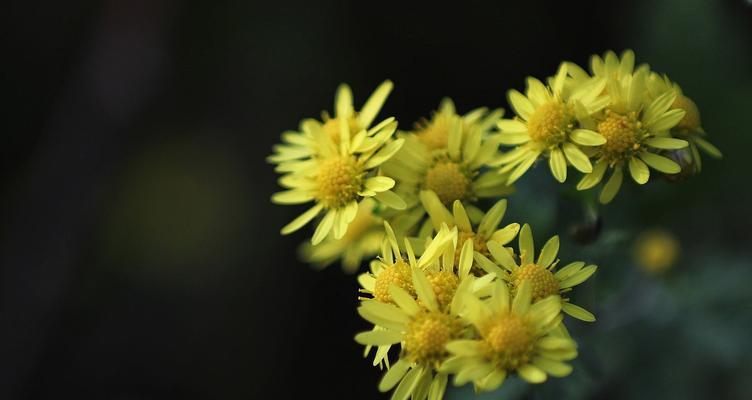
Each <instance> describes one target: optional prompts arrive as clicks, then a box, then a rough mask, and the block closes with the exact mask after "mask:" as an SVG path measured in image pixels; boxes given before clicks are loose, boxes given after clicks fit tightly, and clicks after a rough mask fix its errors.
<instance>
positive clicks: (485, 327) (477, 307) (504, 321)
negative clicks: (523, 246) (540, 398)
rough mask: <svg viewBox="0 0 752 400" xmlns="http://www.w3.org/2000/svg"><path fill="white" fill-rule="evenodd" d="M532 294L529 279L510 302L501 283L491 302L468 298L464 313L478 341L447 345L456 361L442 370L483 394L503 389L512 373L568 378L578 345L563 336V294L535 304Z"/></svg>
mask: <svg viewBox="0 0 752 400" xmlns="http://www.w3.org/2000/svg"><path fill="white" fill-rule="evenodd" d="M532 291H533V285H532V284H531V282H530V281H524V282H523V283H522V285H520V287H519V288H518V289H517V290H516V292H515V293H514V297H513V298H510V293H509V289H508V288H507V285H506V284H505V283H504V282H502V281H496V283H495V284H494V291H493V294H492V295H491V297H490V298H488V299H487V300H486V301H483V300H481V299H479V298H478V297H476V296H472V295H467V296H466V298H465V300H464V302H463V305H464V309H463V310H462V312H461V315H462V317H463V319H465V320H467V321H469V322H471V323H472V326H473V327H474V328H475V330H476V332H477V339H459V340H455V341H452V342H450V343H449V344H447V346H446V349H447V350H448V351H449V352H450V353H451V354H452V357H450V358H448V359H446V361H444V363H443V364H442V366H441V368H440V371H442V372H444V373H455V374H456V376H455V378H454V384H455V385H458V386H459V385H464V384H465V383H468V382H473V384H474V385H475V388H476V390H478V391H490V390H494V389H496V388H498V387H499V386H501V385H502V384H503V383H504V380H505V379H506V377H507V376H509V375H510V374H512V373H517V374H518V375H519V376H520V377H522V378H523V379H524V380H526V381H528V382H530V383H541V382H544V381H545V380H546V379H547V376H548V375H551V376H556V377H563V376H566V375H569V374H570V373H571V371H572V367H571V366H570V365H569V364H566V363H565V362H564V361H567V360H571V359H573V358H575V357H577V344H576V343H575V342H574V341H573V340H572V339H571V338H569V337H568V336H565V335H561V334H559V332H560V329H559V328H558V327H559V326H560V323H561V319H562V317H561V304H562V303H561V301H560V300H559V298H558V296H550V297H547V298H545V299H543V300H540V301H537V302H533V301H532V299H533V295H532Z"/></svg>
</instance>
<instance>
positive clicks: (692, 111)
mask: <svg viewBox="0 0 752 400" xmlns="http://www.w3.org/2000/svg"><path fill="white" fill-rule="evenodd" d="M671 108H672V109H676V108H678V109H681V110H684V112H685V114H684V118H682V120H681V121H679V123H678V124H677V125H676V128H677V129H680V130H684V131H687V132H696V131H697V130H698V129H699V128H700V125H701V124H700V110H699V109H697V105H696V104H695V102H694V101H692V99H690V98H689V97H687V96H683V95H678V96H676V99H675V100H674V104H672V105H671Z"/></svg>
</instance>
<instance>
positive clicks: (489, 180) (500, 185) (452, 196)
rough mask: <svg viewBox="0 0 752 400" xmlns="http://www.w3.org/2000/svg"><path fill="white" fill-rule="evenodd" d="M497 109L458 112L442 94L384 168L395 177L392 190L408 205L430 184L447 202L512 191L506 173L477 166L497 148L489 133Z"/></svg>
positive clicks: (428, 188)
mask: <svg viewBox="0 0 752 400" xmlns="http://www.w3.org/2000/svg"><path fill="white" fill-rule="evenodd" d="M501 114H502V112H501V110H496V111H493V112H490V113H489V112H488V111H487V110H486V109H484V108H480V109H477V110H474V111H471V112H469V113H467V114H465V115H464V116H460V115H457V114H456V112H455V110H454V105H453V104H452V102H451V101H450V100H448V99H446V100H444V101H443V102H442V104H441V107H440V109H439V111H438V112H437V113H435V114H434V116H433V118H432V119H431V120H430V121H428V122H425V123H423V124H422V125H419V127H418V129H417V130H416V131H415V132H412V133H407V134H406V135H405V145H404V146H403V148H402V150H400V152H399V153H397V154H396V155H395V156H394V157H393V158H392V159H391V160H389V162H387V163H385V164H384V166H383V171H384V173H385V174H387V175H389V176H391V177H394V179H395V180H396V181H397V187H396V188H395V191H396V192H397V193H399V195H400V196H402V198H403V199H405V202H406V203H407V205H408V207H412V206H414V205H416V204H417V203H418V193H419V192H420V190H432V191H433V192H434V193H436V194H437V195H438V196H439V198H440V199H441V201H442V203H444V204H445V205H447V206H448V205H451V204H452V203H453V202H454V201H455V200H460V201H462V202H472V201H475V200H476V199H477V198H481V197H495V196H502V195H505V194H509V193H511V191H512V189H511V188H510V187H509V186H508V185H507V184H506V182H505V180H506V177H505V176H500V175H499V174H497V173H496V172H495V171H486V172H481V171H480V170H481V168H482V167H483V166H485V165H486V164H487V163H488V162H489V161H491V159H492V158H493V157H494V156H495V154H496V152H497V150H498V146H499V142H498V140H497V139H492V138H488V137H487V136H488V132H489V131H490V129H491V128H492V127H493V126H494V125H495V124H496V121H497V120H498V119H499V118H500V116H501Z"/></svg>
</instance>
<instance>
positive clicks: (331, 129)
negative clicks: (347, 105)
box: [324, 116, 361, 144]
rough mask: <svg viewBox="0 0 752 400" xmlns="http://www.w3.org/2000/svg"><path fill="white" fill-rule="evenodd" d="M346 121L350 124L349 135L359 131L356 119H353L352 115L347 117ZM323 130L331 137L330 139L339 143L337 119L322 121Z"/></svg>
mask: <svg viewBox="0 0 752 400" xmlns="http://www.w3.org/2000/svg"><path fill="white" fill-rule="evenodd" d="M347 123H348V125H349V126H350V136H353V135H355V134H356V133H358V132H360V131H361V128H360V126H359V125H358V121H357V120H356V119H355V117H354V116H353V117H350V118H348V119H347ZM324 132H326V133H327V135H329V138H330V139H332V141H333V142H334V143H335V144H339V140H340V135H339V119H337V118H332V119H329V120H327V121H326V122H324Z"/></svg>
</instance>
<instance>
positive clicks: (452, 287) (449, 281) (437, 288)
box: [426, 271, 460, 310]
mask: <svg viewBox="0 0 752 400" xmlns="http://www.w3.org/2000/svg"><path fill="white" fill-rule="evenodd" d="M426 277H427V278H428V282H430V283H431V287H432V288H433V293H434V294H435V295H436V301H438V303H439V308H441V309H442V310H443V309H446V307H448V306H449V304H450V303H451V302H452V299H453V298H454V292H455V291H456V290H457V285H458V284H459V282H460V280H459V278H458V277H457V275H455V274H454V273H453V272H451V271H440V272H428V273H427V274H426Z"/></svg>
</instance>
